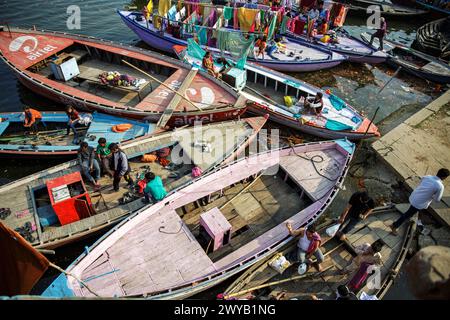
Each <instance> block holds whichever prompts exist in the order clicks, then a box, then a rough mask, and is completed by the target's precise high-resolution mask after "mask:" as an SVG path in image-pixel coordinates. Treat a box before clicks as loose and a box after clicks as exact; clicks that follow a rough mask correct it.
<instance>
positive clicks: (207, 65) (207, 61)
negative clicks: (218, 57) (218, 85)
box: [202, 51, 220, 78]
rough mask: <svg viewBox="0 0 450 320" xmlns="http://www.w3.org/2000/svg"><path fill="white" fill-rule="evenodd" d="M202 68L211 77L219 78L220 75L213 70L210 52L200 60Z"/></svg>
mask: <svg viewBox="0 0 450 320" xmlns="http://www.w3.org/2000/svg"><path fill="white" fill-rule="evenodd" d="M202 67H203V68H204V69H205V70H206V71H208V73H209V74H211V75H212V76H214V77H216V78H220V73H218V72H216V71H215V70H214V60H213V58H212V55H211V52H209V51H206V53H205V55H204V57H203V60H202Z"/></svg>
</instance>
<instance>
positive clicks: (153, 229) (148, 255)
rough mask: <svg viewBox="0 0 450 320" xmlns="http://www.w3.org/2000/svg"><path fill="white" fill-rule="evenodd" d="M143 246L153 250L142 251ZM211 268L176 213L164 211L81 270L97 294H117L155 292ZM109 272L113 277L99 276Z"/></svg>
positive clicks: (153, 216)
mask: <svg viewBox="0 0 450 320" xmlns="http://www.w3.org/2000/svg"><path fill="white" fill-rule="evenodd" d="M142 233H145V234H146V237H145V238H144V239H143V238H142V236H141V235H142ZM145 247H151V248H153V250H147V251H146V250H143V249H144V248H145ZM106 257H107V258H106ZM193 265H195V268H192V266H193ZM121 270H126V272H122V271H121ZM213 271H215V268H214V264H213V263H212V261H211V260H210V259H209V258H208V256H207V255H206V254H205V252H204V250H203V249H202V247H201V246H200V245H199V244H198V242H197V241H196V240H195V238H194V236H193V235H192V233H191V232H190V231H189V229H188V228H187V226H186V225H185V224H183V223H182V221H181V219H180V217H179V216H178V214H177V213H176V212H175V211H173V210H172V211H170V210H165V211H164V212H159V213H157V214H155V215H152V216H151V217H150V218H149V219H147V220H146V221H145V222H144V223H142V224H141V225H140V226H139V227H138V228H135V229H133V230H132V231H131V232H128V233H127V234H126V235H125V236H124V237H122V238H121V239H120V240H119V241H118V242H117V243H116V245H114V246H113V247H111V248H109V249H108V250H107V251H106V252H105V253H104V254H103V255H102V256H101V257H100V258H99V259H97V261H96V262H95V263H94V264H92V265H91V266H90V267H89V268H88V269H86V270H85V272H83V280H84V281H86V283H87V284H88V285H92V286H95V288H99V289H96V293H97V294H99V295H105V296H111V294H112V295H117V296H120V295H132V294H135V293H136V294H139V293H142V292H152V291H158V290H160V289H163V288H164V287H165V286H167V285H176V284H177V283H181V282H184V281H188V280H189V279H192V278H195V277H198V276H201V275H202V274H204V273H210V272H213ZM108 273H114V274H115V277H114V278H115V279H114V278H113V279H111V277H102V275H103V274H105V275H106V274H108ZM136 275H139V276H136ZM114 280H116V281H114ZM83 291H85V292H86V294H87V293H88V292H87V290H85V289H84V290H83Z"/></svg>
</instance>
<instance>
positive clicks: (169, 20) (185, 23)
mask: <svg viewBox="0 0 450 320" xmlns="http://www.w3.org/2000/svg"><path fill="white" fill-rule="evenodd" d="M153 17H158V18H160V19H162V20H163V21H164V20H165V21H167V22H173V23H178V24H182V25H187V26H191V27H200V28H202V29H203V28H204V29H207V30H213V31H219V29H217V28H215V27H208V26H203V25H196V24H192V23H187V22H182V21H177V20H172V19H169V18H166V17H162V16H160V15H158V14H153ZM232 30H236V32H239V33H241V34H243V35H247V34H248V35H263V34H264V32H258V31H255V32H244V31H241V30H238V29H230V31H232Z"/></svg>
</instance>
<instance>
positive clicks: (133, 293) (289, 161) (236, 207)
mask: <svg viewBox="0 0 450 320" xmlns="http://www.w3.org/2000/svg"><path fill="white" fill-rule="evenodd" d="M353 152H354V144H353V143H351V142H349V141H348V140H336V141H327V142H314V143H308V144H302V145H297V146H292V147H287V148H283V149H276V150H270V151H266V152H263V153H259V154H256V155H254V156H251V157H248V158H243V159H240V160H238V161H236V162H233V163H229V164H227V165H226V166H224V167H221V168H220V169H218V170H216V171H214V172H211V173H210V174H208V175H205V176H202V177H200V178H198V179H197V180H195V181H193V182H192V183H190V184H188V185H185V186H184V187H183V188H181V189H178V190H175V191H174V192H171V193H170V194H169V195H168V196H167V197H166V198H165V199H164V200H162V201H161V202H158V203H156V204H154V205H152V206H150V207H147V208H144V209H142V210H140V211H138V212H136V213H135V214H133V215H132V216H130V217H129V218H127V219H126V220H125V221H123V222H122V223H121V224H119V225H117V226H116V227H115V228H114V229H112V230H111V231H110V232H108V233H107V234H105V235H104V236H103V237H102V238H100V239H99V240H98V241H97V242H96V243H95V244H94V245H93V246H92V247H91V248H89V249H88V250H86V252H85V253H83V254H82V255H81V256H80V257H79V258H78V259H76V260H75V261H74V262H73V263H72V264H71V265H70V266H69V267H68V269H67V270H66V271H67V274H69V276H67V277H66V276H65V275H63V274H62V275H61V276H60V277H58V278H57V279H56V280H55V281H54V282H53V283H52V285H51V286H50V287H49V288H47V290H46V291H45V292H44V293H43V295H44V296H53V297H58V296H59V297H62V296H66V297H67V296H75V297H93V296H94V295H97V296H101V297H145V298H148V299H183V298H186V297H189V296H192V295H194V294H196V293H199V292H201V291H203V290H205V289H208V288H211V287H212V286H215V285H217V284H218V283H220V282H222V281H224V280H225V279H227V278H229V277H231V276H233V275H235V274H237V273H238V272H241V271H242V270H244V269H246V268H248V267H250V266H251V265H253V264H254V263H256V262H258V261H260V260H261V259H264V258H265V257H267V256H269V255H271V254H273V252H275V251H276V250H278V249H279V248H280V247H282V246H283V245H284V244H286V243H288V242H289V241H290V239H291V237H290V235H289V234H288V231H287V228H286V226H285V224H286V222H288V221H289V222H291V223H292V224H293V226H294V227H295V228H298V227H300V226H303V225H306V224H311V223H313V222H314V221H315V220H316V219H317V218H318V217H319V216H320V215H321V214H322V213H323V212H324V211H325V209H326V208H327V207H328V205H329V204H330V203H331V201H332V200H333V198H334V197H335V196H336V194H337V192H338V191H339V188H340V187H341V185H342V183H343V181H344V178H345V175H346V173H347V169H348V166H349V163H350V161H351V158H352V155H353Z"/></svg>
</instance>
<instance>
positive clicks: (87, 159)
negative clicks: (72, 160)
mask: <svg viewBox="0 0 450 320" xmlns="http://www.w3.org/2000/svg"><path fill="white" fill-rule="evenodd" d="M78 164H79V165H80V167H81V171H82V172H83V174H84V176H85V177H86V178H87V179H88V180H89V181H90V182H91V183H92V184H93V185H94V186H95V188H97V189H98V188H99V187H100V185H99V184H98V180H100V166H99V164H98V162H97V159H96V156H95V150H94V148H92V147H90V146H89V145H88V143H87V142H85V141H83V142H82V143H81V144H80V149H78ZM91 173H92V174H93V175H94V177H93V176H92V174H91Z"/></svg>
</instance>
